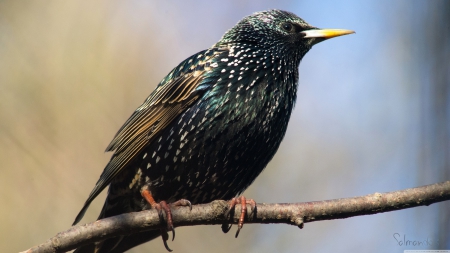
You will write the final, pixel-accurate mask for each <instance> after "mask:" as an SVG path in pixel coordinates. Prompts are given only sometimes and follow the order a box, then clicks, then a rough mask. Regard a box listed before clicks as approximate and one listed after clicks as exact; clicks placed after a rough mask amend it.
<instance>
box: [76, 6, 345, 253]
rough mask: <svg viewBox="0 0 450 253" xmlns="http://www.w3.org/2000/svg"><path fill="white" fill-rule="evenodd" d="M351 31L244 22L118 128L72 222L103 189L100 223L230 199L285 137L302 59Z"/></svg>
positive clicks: (178, 71) (116, 246)
mask: <svg viewBox="0 0 450 253" xmlns="http://www.w3.org/2000/svg"><path fill="white" fill-rule="evenodd" d="M350 33H353V31H349V30H330V29H325V30H320V29H318V28H316V27H313V26H311V25H309V24H308V23H306V22H305V21H304V20H303V19H301V18H299V17H297V16H296V15H295V14H292V13H290V12H286V11H281V10H269V11H263V12H257V13H254V14H253V15H250V16H248V17H245V18H244V19H242V20H241V21H240V22H239V23H237V24H236V25H235V26H234V27H233V28H231V29H230V30H229V31H227V32H226V33H225V35H224V36H223V37H222V39H220V41H219V42H217V43H216V44H215V45H213V46H212V47H211V48H209V49H207V50H204V51H201V52H199V53H197V54H194V55H193V56H191V57H189V58H187V59H186V60H184V61H183V62H181V63H180V65H178V66H177V67H175V68H174V69H173V70H172V71H171V72H170V73H169V74H168V75H167V76H166V77H165V78H164V79H163V80H162V81H161V82H160V83H159V85H158V86H157V88H156V90H154V91H153V92H152V93H151V94H150V96H149V97H148V98H147V99H146V100H145V102H144V103H143V104H142V105H141V106H139V107H138V108H137V110H136V111H135V112H134V113H133V114H132V115H131V117H130V118H129V119H128V120H127V121H126V122H125V124H124V125H123V126H122V127H121V128H120V130H119V131H118V132H117V134H116V136H115V137H114V139H113V140H112V142H111V143H110V144H109V146H108V147H107V149H106V151H114V154H113V155H112V157H111V160H110V162H109V163H108V164H107V165H106V168H105V169H104V171H103V173H102V174H101V176H100V179H99V180H98V182H97V184H96V185H95V187H94V189H93V190H92V192H91V194H90V195H89V198H88V199H87V201H86V203H85V204H84V207H83V208H82V210H81V211H80V213H79V214H78V216H77V217H76V219H75V222H74V224H76V223H78V222H79V221H80V220H81V218H82V217H83V215H84V213H85V212H86V210H87V208H88V207H89V204H90V203H91V202H92V200H94V198H95V197H96V196H97V195H98V194H99V193H100V192H101V191H102V190H103V189H104V188H105V187H107V186H108V185H109V191H108V196H107V198H106V201H105V204H104V206H103V210H102V212H101V213H100V216H99V219H102V218H105V217H110V216H114V215H118V214H122V213H127V212H135V211H141V210H145V209H150V208H157V209H158V210H159V211H160V210H161V209H163V210H164V211H166V213H168V214H169V215H170V208H168V207H167V203H169V204H170V205H178V204H180V205H190V203H189V201H190V202H191V203H192V204H198V203H207V202H211V201H213V200H216V199H224V200H230V199H232V198H234V197H236V196H238V195H239V194H240V193H242V192H243V191H244V190H245V189H246V188H247V187H248V186H249V185H250V184H251V183H252V182H253V181H254V180H255V179H256V177H257V176H258V175H259V174H260V173H261V171H262V170H263V169H264V168H265V167H266V165H267V163H268V162H269V161H270V160H271V159H272V157H273V156H274V155H275V152H276V151H277V149H278V147H279V146H280V143H281V140H282V139H283V137H284V135H285V133H286V128H287V125H288V122H289V118H290V116H291V112H292V108H293V107H294V104H295V99H296V92H297V83H298V66H299V63H300V60H301V59H302V58H303V56H304V55H305V54H306V52H308V50H310V49H311V47H312V46H313V45H314V44H316V43H318V42H321V41H324V40H326V39H328V38H332V37H336V36H340V35H345V34H350ZM180 200H181V201H180ZM239 200H241V201H245V198H243V199H238V201H239ZM169 218H170V217H168V219H169ZM168 223H169V224H168V225H169V228H168V230H171V229H172V227H171V224H170V221H168ZM240 227H242V224H240ZM161 234H162V235H163V240H164V242H166V240H167V233H166V232H165V231H160V230H156V231H148V232H144V233H139V234H135V235H130V236H125V237H121V238H112V239H107V240H105V241H103V242H98V243H96V244H92V245H88V246H83V247H81V248H79V249H77V251H76V252H123V251H125V250H128V249H130V248H132V247H134V246H137V245H139V244H141V243H144V242H146V241H149V240H151V239H154V238H155V237H157V236H159V235H161ZM166 247H167V245H166Z"/></svg>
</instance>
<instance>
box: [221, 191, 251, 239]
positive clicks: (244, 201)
mask: <svg viewBox="0 0 450 253" xmlns="http://www.w3.org/2000/svg"><path fill="white" fill-rule="evenodd" d="M236 204H241V215H240V217H239V221H238V229H237V231H236V235H235V237H236V238H237V237H238V235H239V232H240V231H241V229H242V227H243V226H244V219H245V216H246V215H247V204H249V205H250V215H254V214H255V211H256V202H255V201H254V200H253V199H249V200H247V199H246V198H245V197H244V196H241V197H239V198H232V199H231V200H230V202H229V208H228V210H227V211H226V212H225V216H229V215H230V214H231V213H232V211H233V210H234V208H235V206H236ZM230 229H231V225H230V224H228V223H224V224H222V231H223V232H224V233H228V231H230Z"/></svg>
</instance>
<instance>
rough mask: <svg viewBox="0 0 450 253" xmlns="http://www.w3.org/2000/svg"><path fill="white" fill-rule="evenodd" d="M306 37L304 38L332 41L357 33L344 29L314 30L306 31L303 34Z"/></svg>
mask: <svg viewBox="0 0 450 253" xmlns="http://www.w3.org/2000/svg"><path fill="white" fill-rule="evenodd" d="M302 33H303V34H304V35H305V36H304V37H303V38H322V39H330V38H334V37H338V36H342V35H347V34H352V33H355V32H354V31H352V30H344V29H317V30H316V29H313V30H306V31H303V32H302Z"/></svg>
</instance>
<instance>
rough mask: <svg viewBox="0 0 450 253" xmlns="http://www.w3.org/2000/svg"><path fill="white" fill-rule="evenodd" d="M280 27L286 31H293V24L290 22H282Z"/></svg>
mask: <svg viewBox="0 0 450 253" xmlns="http://www.w3.org/2000/svg"><path fill="white" fill-rule="evenodd" d="M281 28H283V30H285V31H286V32H293V31H294V25H292V24H291V23H283V24H281Z"/></svg>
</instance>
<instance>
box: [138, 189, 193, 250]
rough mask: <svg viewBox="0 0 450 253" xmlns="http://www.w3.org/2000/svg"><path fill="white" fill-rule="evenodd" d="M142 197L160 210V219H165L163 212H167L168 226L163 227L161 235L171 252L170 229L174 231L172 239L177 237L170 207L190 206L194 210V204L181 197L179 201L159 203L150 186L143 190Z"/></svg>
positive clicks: (165, 245)
mask: <svg viewBox="0 0 450 253" xmlns="http://www.w3.org/2000/svg"><path fill="white" fill-rule="evenodd" d="M141 195H142V197H144V199H145V200H146V201H147V202H148V203H149V204H150V205H151V207H152V208H154V209H156V211H158V216H159V219H160V220H161V221H162V220H164V216H163V212H164V213H165V214H166V223H167V227H166V228H161V237H162V239H163V243H164V247H165V248H166V249H167V250H168V251H169V252H170V251H172V250H171V249H170V248H169V246H168V245H167V240H169V235H168V233H167V232H168V231H172V241H173V240H174V239H175V228H174V226H173V220H172V210H171V209H170V208H171V207H172V206H189V209H190V210H192V204H191V202H190V201H189V200H186V199H180V200H178V201H175V202H173V203H170V204H167V202H166V201H164V200H163V201H161V202H159V203H157V202H156V201H155V199H154V198H153V196H152V193H151V192H150V190H148V188H144V189H143V190H142V191H141Z"/></svg>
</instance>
